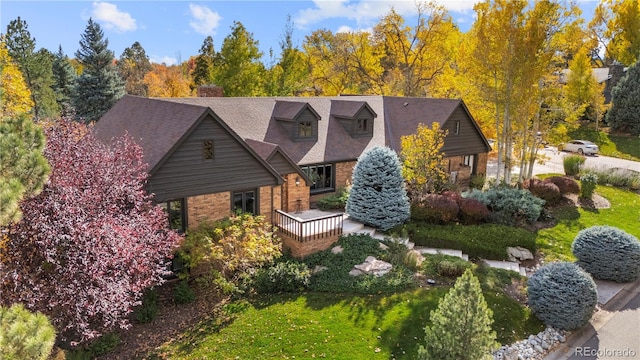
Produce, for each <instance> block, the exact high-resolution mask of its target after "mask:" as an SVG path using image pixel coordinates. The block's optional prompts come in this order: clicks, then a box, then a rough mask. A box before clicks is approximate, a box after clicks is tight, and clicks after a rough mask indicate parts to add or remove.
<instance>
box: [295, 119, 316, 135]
mask: <svg viewBox="0 0 640 360" xmlns="http://www.w3.org/2000/svg"><path fill="white" fill-rule="evenodd" d="M310 137H313V125H312V123H311V121H299V122H298V138H310Z"/></svg>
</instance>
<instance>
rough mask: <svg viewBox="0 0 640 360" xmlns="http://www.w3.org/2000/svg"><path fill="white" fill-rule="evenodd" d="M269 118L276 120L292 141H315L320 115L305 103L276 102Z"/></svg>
mask: <svg viewBox="0 0 640 360" xmlns="http://www.w3.org/2000/svg"><path fill="white" fill-rule="evenodd" d="M271 117H272V118H273V119H275V120H277V121H278V122H279V123H280V124H281V125H282V126H284V128H285V129H287V132H288V133H289V135H290V136H291V139H292V140H293V141H317V140H318V121H319V120H320V115H318V113H317V112H316V111H315V110H314V109H313V108H312V107H311V105H309V103H306V102H299V101H276V105H275V106H274V108H273V113H272V115H271Z"/></svg>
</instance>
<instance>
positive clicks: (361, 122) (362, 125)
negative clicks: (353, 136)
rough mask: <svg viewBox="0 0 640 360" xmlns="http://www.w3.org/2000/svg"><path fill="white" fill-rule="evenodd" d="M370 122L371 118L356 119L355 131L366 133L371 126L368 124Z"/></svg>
mask: <svg viewBox="0 0 640 360" xmlns="http://www.w3.org/2000/svg"><path fill="white" fill-rule="evenodd" d="M368 122H369V119H358V120H357V121H356V128H355V129H354V132H356V133H366V132H367V131H368V129H369V127H368V126H367V123H368Z"/></svg>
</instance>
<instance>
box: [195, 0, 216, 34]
mask: <svg viewBox="0 0 640 360" xmlns="http://www.w3.org/2000/svg"><path fill="white" fill-rule="evenodd" d="M189 12H190V13H191V16H192V17H193V20H191V21H189V25H190V26H191V28H192V29H193V30H195V31H196V32H197V33H199V34H202V35H213V34H215V30H216V28H217V27H218V26H219V25H220V20H222V17H221V16H220V14H218V13H217V12H215V11H212V10H211V9H209V8H208V7H206V6H200V5H194V4H189Z"/></svg>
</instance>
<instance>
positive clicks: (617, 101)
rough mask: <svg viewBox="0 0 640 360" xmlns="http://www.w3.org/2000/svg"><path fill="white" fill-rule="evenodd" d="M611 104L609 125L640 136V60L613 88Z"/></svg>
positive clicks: (608, 118) (608, 115) (607, 118)
mask: <svg viewBox="0 0 640 360" xmlns="http://www.w3.org/2000/svg"><path fill="white" fill-rule="evenodd" d="M611 102H612V105H611V109H609V111H608V112H607V117H606V120H607V123H608V124H609V125H610V126H611V127H612V128H614V129H616V130H623V131H628V132H630V133H631V134H633V135H640V60H638V61H637V62H636V63H635V64H634V65H632V66H630V67H629V69H627V74H626V75H625V76H624V77H623V78H622V79H621V80H620V82H619V83H618V85H616V87H614V88H613V91H612V99H611Z"/></svg>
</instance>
